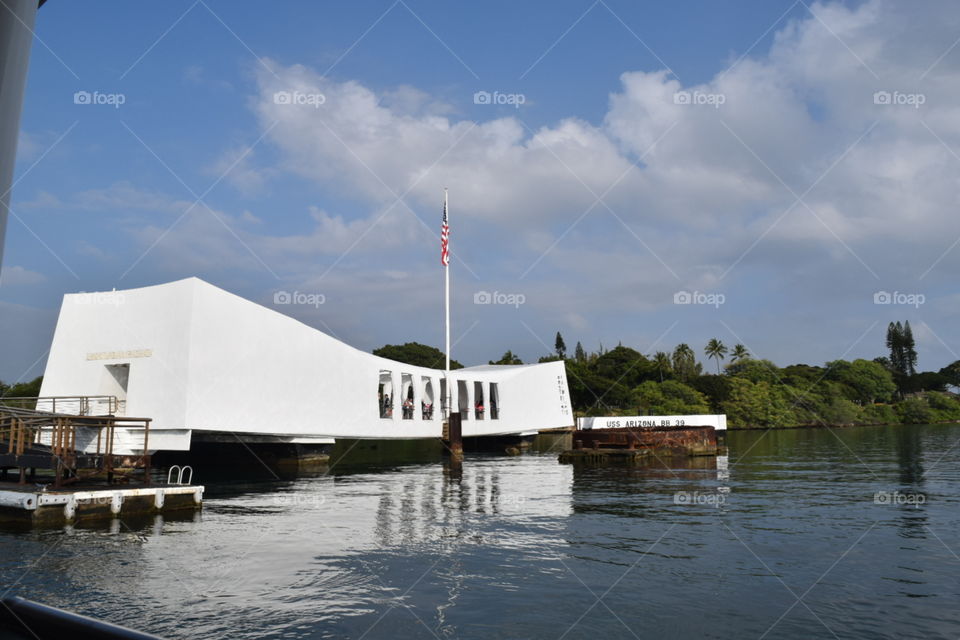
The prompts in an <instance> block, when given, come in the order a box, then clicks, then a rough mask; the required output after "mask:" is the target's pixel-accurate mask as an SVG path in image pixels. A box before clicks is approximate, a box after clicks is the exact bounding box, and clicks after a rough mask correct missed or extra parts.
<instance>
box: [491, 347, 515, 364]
mask: <svg viewBox="0 0 960 640" xmlns="http://www.w3.org/2000/svg"><path fill="white" fill-rule="evenodd" d="M490 364H523V360H521V359H520V358H519V357H517V356H516V355H514V353H513V351H510V350H507V352H506V353H504V354H503V356H501V357H500V359H499V360H497V361H496V362H494V361H493V360H491V361H490Z"/></svg>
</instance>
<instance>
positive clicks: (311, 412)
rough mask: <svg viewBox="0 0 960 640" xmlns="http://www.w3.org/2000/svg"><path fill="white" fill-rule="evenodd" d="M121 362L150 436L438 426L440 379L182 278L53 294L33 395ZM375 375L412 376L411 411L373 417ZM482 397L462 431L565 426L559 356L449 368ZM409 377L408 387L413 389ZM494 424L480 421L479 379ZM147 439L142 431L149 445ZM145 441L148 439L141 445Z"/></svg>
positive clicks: (73, 386) (90, 388)
mask: <svg viewBox="0 0 960 640" xmlns="http://www.w3.org/2000/svg"><path fill="white" fill-rule="evenodd" d="M117 364H129V377H128V379H127V389H126V415H128V416H142V417H150V418H153V422H152V423H151V434H153V433H155V432H156V433H158V434H159V433H161V432H163V431H164V430H193V431H195V432H204V431H224V432H229V433H236V434H238V435H243V434H251V435H253V434H268V435H276V436H283V437H284V438H289V437H294V438H307V439H316V438H337V437H345V438H376V439H382V438H387V439H389V438H398V439H400V438H427V437H436V436H439V435H440V434H441V430H442V411H441V407H440V381H441V379H442V378H443V375H444V373H443V371H442V370H439V369H425V368H421V367H413V366H410V365H406V364H401V363H399V362H395V361H392V360H387V359H386V358H380V357H377V356H374V355H372V354H369V353H366V352H363V351H360V350H358V349H355V348H353V347H351V346H349V345H346V344H344V343H342V342H340V341H338V340H335V339H334V338H332V337H330V336H328V335H326V334H325V333H322V332H320V331H317V330H316V329H313V328H312V327H308V326H307V325H305V324H303V323H301V322H299V321H297V320H294V319H293V318H290V317H288V316H285V315H283V314H281V313H278V312H276V311H273V310H272V309H268V308H266V307H263V306H260V305H258V304H255V303H253V302H250V301H249V300H245V299H243V298H241V297H239V296H235V295H233V294H231V293H228V292H226V291H223V290H222V289H218V288H217V287H214V286H213V285H210V284H208V283H206V282H203V281H202V280H199V279H197V278H188V279H186V280H179V281H176V282H171V283H167V284H162V285H157V286H153V287H145V288H141V289H130V290H125V291H117V292H107V293H96V294H89V293H87V294H70V295H67V296H64V300H63V305H62V307H61V310H60V318H59V320H58V323H57V329H56V333H55V335H54V339H53V345H52V347H51V351H50V356H49V359H48V361H47V368H46V371H45V373H44V380H43V388H42V389H41V395H44V396H55V395H101V394H103V393H110V392H111V391H110V390H111V389H114V388H115V385H116V379H115V377H114V376H111V375H110V374H109V371H108V370H107V369H106V367H107V366H108V365H117ZM381 370H384V371H389V372H390V373H391V374H392V375H391V376H390V378H391V379H392V381H393V388H394V389H398V390H399V389H401V380H403V374H410V375H411V376H412V379H413V380H414V381H415V383H414V385H413V388H414V417H413V419H412V420H404V419H402V411H401V399H400V397H399V394H395V395H396V397H395V398H394V411H393V416H392V417H391V418H387V419H385V418H381V417H380V411H379V405H378V398H377V387H378V383H379V381H380V372H381ZM424 377H426V378H429V379H430V380H431V381H432V383H433V395H434V398H436V402H435V408H434V412H433V418H432V419H430V420H425V419H423V418H422V415H421V411H420V401H421V398H422V396H423V385H422V379H423V378H424ZM450 378H451V383H450V384H451V389H452V391H453V400H452V403H453V406H458V404H457V403H458V398H457V387H458V385H457V381H459V380H463V381H465V382H467V383H468V384H467V385H466V387H467V397H466V399H467V400H468V406H471V407H472V406H473V403H474V397H473V396H474V387H475V384H474V383H477V382H479V383H481V385H482V388H483V390H484V397H485V400H484V404H485V408H486V411H485V415H484V418H483V419H482V420H477V419H476V416H475V415H474V412H473V411H471V412H470V415H469V416H468V417H467V419H465V420H463V434H464V435H465V436H476V435H501V434H511V433H520V432H525V431H533V430H539V429H549V428H557V427H566V426H570V425H572V424H573V413H572V410H571V407H570V401H569V397H570V396H569V391H568V388H567V379H566V371H565V368H564V365H563V363H562V362H550V363H544V364H534V365H517V366H508V365H504V366H480V367H471V368H467V369H459V370H457V371H452V372H451V373H450ZM418 382H420V383H418ZM492 382H495V383H497V385H498V390H499V397H500V418H499V419H498V420H493V419H491V416H490V413H491V412H490V406H489V396H490V383H492ZM152 440H153V436H152V435H151V441H152ZM152 448H153V446H152V445H151V449H152Z"/></svg>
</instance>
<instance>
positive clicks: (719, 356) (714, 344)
mask: <svg viewBox="0 0 960 640" xmlns="http://www.w3.org/2000/svg"><path fill="white" fill-rule="evenodd" d="M703 352H704V353H705V354H706V356H707V357H708V358H715V359H716V361H717V375H720V361H721V360H723V358H724V356H726V355H727V347H726V345H724V344H723V343H722V342H720V341H719V340H717V339H716V338H710V342H708V343H707V346H706V347H704V349H703Z"/></svg>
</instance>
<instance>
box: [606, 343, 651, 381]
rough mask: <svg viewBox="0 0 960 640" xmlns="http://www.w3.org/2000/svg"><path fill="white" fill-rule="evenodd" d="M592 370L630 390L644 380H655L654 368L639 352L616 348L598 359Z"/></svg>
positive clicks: (628, 348) (622, 347) (627, 348)
mask: <svg viewBox="0 0 960 640" xmlns="http://www.w3.org/2000/svg"><path fill="white" fill-rule="evenodd" d="M593 369H594V371H596V372H597V373H598V374H599V375H600V376H602V377H604V378H607V379H609V380H613V381H616V382H618V383H621V384H624V385H626V386H627V387H628V388H630V389H632V388H633V387H635V386H637V385H638V384H640V383H641V382H643V381H644V380H654V379H656V378H657V372H656V366H655V365H654V364H653V363H652V362H650V361H649V360H647V359H646V358H645V357H644V356H643V355H642V354H641V353H640V352H638V351H636V350H635V349H631V348H630V347H624V346H618V347H616V348H614V349H611V350H610V351H607V352H606V353H604V354H603V355H602V356H600V357H598V358H597V360H596V362H594V363H593Z"/></svg>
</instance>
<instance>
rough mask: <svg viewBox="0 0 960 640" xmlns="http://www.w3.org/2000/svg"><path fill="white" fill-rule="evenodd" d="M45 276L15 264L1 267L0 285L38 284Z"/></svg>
mask: <svg viewBox="0 0 960 640" xmlns="http://www.w3.org/2000/svg"><path fill="white" fill-rule="evenodd" d="M46 279H47V278H46V276H44V275H43V274H42V273H38V272H36V271H31V270H29V269H25V268H24V267H20V266H17V265H12V266H7V267H3V269H2V270H0V287H22V286H29V285H34V284H40V283H41V282H45V281H46Z"/></svg>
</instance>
